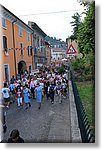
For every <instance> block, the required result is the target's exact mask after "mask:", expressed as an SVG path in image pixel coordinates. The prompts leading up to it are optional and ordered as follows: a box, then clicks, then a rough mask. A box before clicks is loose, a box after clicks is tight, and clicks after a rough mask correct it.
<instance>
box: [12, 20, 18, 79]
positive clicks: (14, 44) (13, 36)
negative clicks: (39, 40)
mask: <svg viewBox="0 0 102 150" xmlns="http://www.w3.org/2000/svg"><path fill="white" fill-rule="evenodd" d="M16 21H17V19H14V21H13V22H12V34H13V49H14V65H15V76H16V77H17V69H16V52H15V36H14V23H15V22H16Z"/></svg>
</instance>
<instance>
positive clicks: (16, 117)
mask: <svg viewBox="0 0 102 150" xmlns="http://www.w3.org/2000/svg"><path fill="white" fill-rule="evenodd" d="M62 100H63V102H62V104H59V98H58V96H55V102H54V104H51V102H50V100H48V101H47V100H46V99H45V98H44V99H43V102H42V107H41V109H40V110H38V105H37V103H36V101H35V100H31V105H32V106H31V108H29V109H28V110H25V106H24V105H23V106H22V107H20V108H18V107H17V106H16V105H17V104H16V103H13V104H11V105H10V109H8V110H7V116H6V122H7V132H6V133H5V134H4V141H7V139H8V138H9V135H10V132H11V130H12V129H15V128H16V129H18V130H19V131H20V135H21V137H23V139H24V140H25V142H31V143H34V142H68V143H69V142H71V124H70V113H69V100H68V97H67V98H62Z"/></svg>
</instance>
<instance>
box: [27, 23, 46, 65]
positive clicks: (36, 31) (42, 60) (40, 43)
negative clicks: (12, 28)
mask: <svg viewBox="0 0 102 150" xmlns="http://www.w3.org/2000/svg"><path fill="white" fill-rule="evenodd" d="M28 25H29V26H30V27H31V28H32V30H33V47H34V66H35V68H37V66H39V65H46V48H45V37H46V34H45V33H44V32H43V31H42V29H41V28H40V27H39V26H38V25H37V24H36V23H35V22H30V21H29V22H28Z"/></svg>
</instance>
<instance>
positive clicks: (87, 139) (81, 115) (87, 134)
mask: <svg viewBox="0 0 102 150" xmlns="http://www.w3.org/2000/svg"><path fill="white" fill-rule="evenodd" d="M70 79H71V82H72V88H73V93H74V98H75V104H76V109H77V115H78V122H79V128H80V132H81V138H82V142H83V143H94V142H95V137H94V135H93V133H92V129H91V128H90V125H89V122H88V119H87V116H86V113H85V109H84V106H83V104H82V102H81V99H80V96H79V92H78V89H77V86H76V83H75V78H74V74H73V72H72V70H70Z"/></svg>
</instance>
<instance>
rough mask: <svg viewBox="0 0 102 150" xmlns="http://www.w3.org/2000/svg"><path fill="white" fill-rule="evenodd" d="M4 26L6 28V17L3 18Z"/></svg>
mask: <svg viewBox="0 0 102 150" xmlns="http://www.w3.org/2000/svg"><path fill="white" fill-rule="evenodd" d="M2 27H3V28H6V19H5V18H2Z"/></svg>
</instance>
